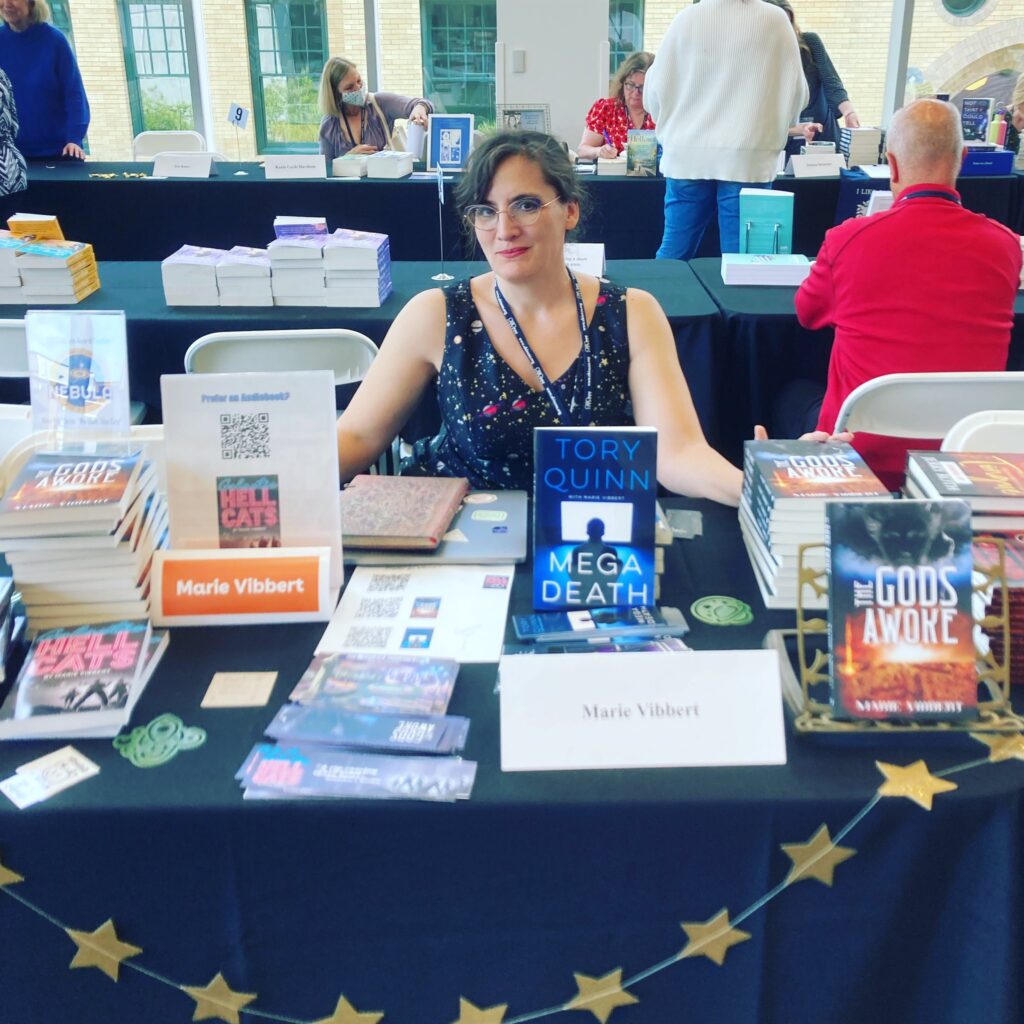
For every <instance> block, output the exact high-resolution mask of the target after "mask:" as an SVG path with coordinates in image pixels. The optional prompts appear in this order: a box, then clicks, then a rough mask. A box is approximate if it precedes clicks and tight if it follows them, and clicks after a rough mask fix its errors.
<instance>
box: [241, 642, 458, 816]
mask: <svg viewBox="0 0 1024 1024" xmlns="http://www.w3.org/2000/svg"><path fill="white" fill-rule="evenodd" d="M458 669H459V666H458V662H455V661H451V660H447V659H442V658H425V657H416V656H410V657H397V656H388V655H378V654H354V653H321V654H317V655H316V656H315V657H314V658H313V661H312V663H311V664H310V666H309V668H308V669H306V672H305V674H304V675H303V676H302V678H301V679H300V680H299V682H298V685H297V686H296V687H295V689H294V690H293V691H292V693H291V695H290V701H291V703H288V704H285V705H284V706H283V707H282V708H281V709H280V710H279V711H278V713H277V714H276V715H275V716H274V719H273V721H272V722H271V723H270V725H269V726H268V727H267V729H266V734H267V736H269V737H270V738H271V739H273V740H274V741H275V742H274V743H260V744H257V745H256V746H255V747H253V749H252V751H251V752H250V753H249V756H248V757H247V758H246V759H245V762H244V763H243V764H242V767H241V768H240V769H239V771H238V779H239V781H240V782H241V785H242V788H243V790H244V793H245V799H246V800H281V799H285V800H291V799H299V798H309V797H336V798H337V797H349V798H363V799H377V800H396V799H397V800H401V799H407V800H408V799H412V800H434V801H446V802H450V801H454V800H465V799H468V797H469V795H470V793H471V792H472V789H473V782H474V779H475V777H476V762H474V761H464V760H463V759H462V758H461V757H459V756H458V754H459V752H460V751H461V750H462V748H463V747H464V745H465V743H466V736H467V734H468V732H469V719H468V718H462V717H458V716H453V715H447V714H446V713H445V712H446V711H447V709H448V701H449V700H450V698H451V694H452V688H453V687H454V685H455V677H456V675H457V674H458Z"/></svg>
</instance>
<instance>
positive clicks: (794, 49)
mask: <svg viewBox="0 0 1024 1024" xmlns="http://www.w3.org/2000/svg"><path fill="white" fill-rule="evenodd" d="M644 102H645V104H646V105H647V109H648V111H649V112H650V114H651V116H652V117H653V118H654V121H655V123H656V124H657V126H658V127H657V137H658V141H659V142H660V143H661V146H662V157H661V173H662V174H664V175H665V177H666V179H667V181H666V182H665V230H664V234H663V236H662V241H661V247H660V248H659V249H658V253H657V255H658V259H682V260H688V259H691V258H692V257H693V256H694V255H695V254H696V252H697V247H698V246H699V245H700V240H701V238H702V236H703V234H704V229H705V228H706V227H707V224H708V222H709V221H710V220H711V217H712V214H713V213H714V211H715V208H716V206H717V209H718V230H719V234H720V236H721V241H722V252H738V251H739V190H740V189H741V188H743V187H744V186H756V187H760V188H770V187H771V181H772V179H773V178H774V176H775V164H776V161H777V159H778V155H779V151H780V150H782V149H783V148H784V147H785V145H786V138H787V133H788V131H789V127H790V125H791V124H793V123H794V122H795V121H796V118H797V116H798V115H799V113H800V111H801V110H803V108H804V106H805V105H806V104H807V82H806V80H805V78H804V72H803V67H802V65H801V63H800V48H799V46H798V45H797V41H796V36H795V35H794V34H793V29H792V28H791V27H790V24H789V20H788V19H787V17H786V15H785V12H783V11H782V10H781V9H780V8H778V7H774V6H772V5H771V4H768V3H764V2H763V0H701V2H700V3H695V4H694V5H693V6H692V7H686V8H684V9H683V10H682V11H681V12H680V13H679V14H677V15H676V17H675V19H674V20H673V21H672V24H671V25H669V28H668V32H667V33H666V34H665V38H664V40H663V41H662V44H661V46H660V47H659V49H658V54H657V59H656V60H655V61H654V63H653V64H652V65H651V67H650V70H649V71H648V72H647V79H646V81H645V84H644Z"/></svg>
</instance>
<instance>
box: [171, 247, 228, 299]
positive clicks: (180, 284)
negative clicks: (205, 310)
mask: <svg viewBox="0 0 1024 1024" xmlns="http://www.w3.org/2000/svg"><path fill="white" fill-rule="evenodd" d="M224 255H225V252H224V250H223V249H210V248H207V247H206V246H202V245H183V246H182V247H181V248H180V249H179V250H178V251H177V252H175V253H172V254H171V255H170V256H168V257H167V259H165V260H164V261H163V262H162V263H161V264H160V276H161V278H162V279H163V283H164V301H165V302H166V303H167V305H168V306H219V305H220V291H219V289H218V287H217V264H218V263H219V262H220V260H221V257H223V256H224Z"/></svg>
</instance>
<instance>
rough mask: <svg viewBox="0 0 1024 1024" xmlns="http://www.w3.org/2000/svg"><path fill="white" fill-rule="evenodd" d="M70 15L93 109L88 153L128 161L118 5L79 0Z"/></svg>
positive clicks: (129, 136) (129, 123)
mask: <svg viewBox="0 0 1024 1024" xmlns="http://www.w3.org/2000/svg"><path fill="white" fill-rule="evenodd" d="M71 16H72V19H73V24H74V30H75V49H76V52H77V54H78V67H79V69H80V70H81V72H82V81H83V82H84V83H85V94H86V95H87V96H88V97H89V107H90V110H91V112H92V119H91V121H90V124H89V151H90V154H91V155H92V157H93V158H94V159H99V160H130V159H131V153H132V138H133V133H132V118H131V108H130V107H129V105H128V86H127V84H126V79H125V73H124V49H123V47H122V44H121V24H120V15H119V14H118V10H117V7H116V6H115V3H114V0H81V2H80V3H76V4H75V6H74V8H73V9H72V12H71Z"/></svg>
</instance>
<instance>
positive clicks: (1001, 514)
mask: <svg viewBox="0 0 1024 1024" xmlns="http://www.w3.org/2000/svg"><path fill="white" fill-rule="evenodd" d="M905 489H906V492H907V494H908V495H909V496H910V497H912V498H962V499H963V500H964V501H966V502H967V503H968V504H969V505H970V507H971V527H972V528H973V529H974V532H975V533H982V532H984V533H1001V534H1002V533H1017V532H1021V531H1024V453H1021V452H1006V453H999V452H907V480H906V485H905Z"/></svg>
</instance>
